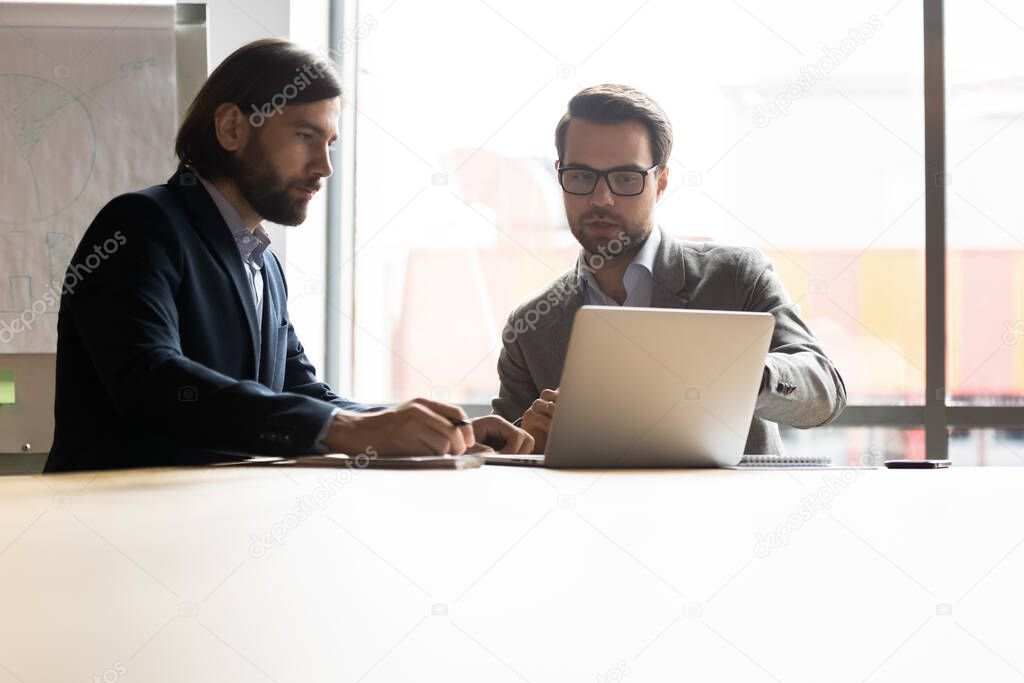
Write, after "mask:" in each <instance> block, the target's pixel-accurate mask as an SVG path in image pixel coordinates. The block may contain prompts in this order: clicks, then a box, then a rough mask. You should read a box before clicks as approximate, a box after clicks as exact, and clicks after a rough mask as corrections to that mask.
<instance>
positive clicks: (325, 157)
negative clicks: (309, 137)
mask: <svg viewBox="0 0 1024 683" xmlns="http://www.w3.org/2000/svg"><path fill="white" fill-rule="evenodd" d="M309 170H310V175H312V174H316V175H318V176H320V177H321V178H327V177H329V176H330V175H331V173H333V172H334V168H333V167H332V166H331V151H330V149H329V148H328V147H326V146H325V147H324V148H323V149H321V150H320V153H319V154H318V155H317V158H316V159H315V160H314V161H313V164H312V166H311V167H310V169H309Z"/></svg>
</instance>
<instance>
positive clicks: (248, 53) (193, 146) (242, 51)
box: [174, 38, 341, 179]
mask: <svg viewBox="0 0 1024 683" xmlns="http://www.w3.org/2000/svg"><path fill="white" fill-rule="evenodd" d="M340 95H341V78H340V76H339V75H338V72H337V70H336V69H335V67H334V64H333V63H332V62H331V61H330V60H329V59H327V58H325V57H321V56H319V55H317V54H315V53H313V52H310V51H309V50H306V49H304V48H302V47H299V46H298V45H296V44H295V43H292V42H289V41H287V40H283V39H280V38H266V39H263V40H257V41H254V42H252V43H249V44H248V45H243V46H242V47H240V48H238V49H237V50H235V51H234V52H232V53H231V54H230V55H229V56H228V57H227V59H225V60H224V61H223V62H221V63H220V65H218V66H217V68H216V69H214V70H213V73H211V74H210V77H209V78H207V79H206V83H204V84H203V87H202V88H201V89H200V90H199V94H197V95H196V98H195V99H194V100H192V104H191V105H189V108H188V111H187V112H186V113H185V119H184V120H183V121H182V122H181V127H180V128H179V129H178V137H177V140H175V143H174V152H175V154H177V155H178V160H179V162H180V164H181V165H188V166H191V167H192V168H193V169H195V170H196V172H198V173H199V174H200V175H202V176H206V177H207V178H210V179H213V178H221V177H224V176H228V175H230V173H231V169H232V166H231V156H230V152H228V151H227V150H226V149H224V148H223V147H221V146H220V143H219V142H218V141H217V134H216V132H215V130H214V113H215V112H216V111H217V107H219V106H220V105H222V104H224V103H225V102H233V103H235V104H237V105H238V108H239V109H241V110H242V114H244V115H245V116H248V117H249V121H250V123H252V124H253V125H254V126H256V128H257V130H258V129H259V127H260V126H262V125H263V122H264V121H265V120H266V119H267V118H269V117H271V116H273V115H274V114H275V113H278V114H279V113H281V110H282V107H284V106H286V105H288V104H304V103H307V102H317V101H319V100H327V99H331V98H333V97H339V96H340Z"/></svg>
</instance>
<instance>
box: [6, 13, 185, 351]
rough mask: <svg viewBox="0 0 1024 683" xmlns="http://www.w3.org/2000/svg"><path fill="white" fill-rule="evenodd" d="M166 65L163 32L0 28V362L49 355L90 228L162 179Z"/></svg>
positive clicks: (168, 108) (170, 38) (169, 105)
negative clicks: (13, 356) (112, 204)
mask: <svg viewBox="0 0 1024 683" xmlns="http://www.w3.org/2000/svg"><path fill="white" fill-rule="evenodd" d="M174 61H175V58H174V33H173V28H172V27H170V26H168V27H167V28H166V29H154V28H146V29H141V28H140V29H136V28H130V29H121V30H109V29H99V28H97V29H82V28H74V29H71V28H19V29H17V31H15V30H14V29H12V28H9V27H8V28H5V27H0V64H2V65H3V66H2V69H0V71H2V73H0V185H2V186H3V188H4V198H3V202H2V203H0V354H2V353H48V352H52V351H53V350H54V348H55V346H56V339H57V326H56V322H57V311H58V307H59V300H60V290H61V286H62V283H63V281H64V277H65V272H66V270H67V266H68V263H69V262H70V260H71V257H72V255H73V254H74V251H75V248H76V246H77V244H78V241H79V240H80V239H81V237H82V234H83V233H84V232H85V229H86V228H87V227H88V226H89V223H90V222H91V221H92V219H93V218H94V217H95V216H96V214H97V213H98V212H99V210H100V209H101V208H102V207H103V205H104V204H106V203H107V202H108V201H109V200H110V199H112V198H113V197H115V196H117V195H118V194H122V193H124V192H130V191H133V190H137V189H141V188H143V187H146V186H148V185H153V184H157V183H161V182H164V181H165V180H166V179H167V178H168V177H169V176H170V174H171V172H173V170H174V166H175V163H174V158H173V139H174V131H175V127H176V120H175V117H176V108H175V102H176V93H175V79H174ZM54 62H58V63H57V64H54Z"/></svg>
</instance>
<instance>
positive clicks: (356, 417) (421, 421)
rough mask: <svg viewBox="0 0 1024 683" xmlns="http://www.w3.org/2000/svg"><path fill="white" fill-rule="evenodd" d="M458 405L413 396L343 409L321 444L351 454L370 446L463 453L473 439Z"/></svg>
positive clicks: (382, 450)
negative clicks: (366, 408) (365, 409)
mask: <svg viewBox="0 0 1024 683" xmlns="http://www.w3.org/2000/svg"><path fill="white" fill-rule="evenodd" d="M465 419H467V418H466V413H465V412H464V411H463V410H462V408H459V407H458V406H453V405H449V404H447V403H439V402H437V401H431V400H429V399H425V398H415V399H413V400H411V401H409V402H408V403H403V404H402V405H400V406H396V407H394V408H389V409H388V410H382V411H380V412H377V413H353V412H347V411H345V412H342V413H340V414H338V415H337V416H336V417H335V418H334V422H333V423H332V424H331V426H330V428H329V429H328V430H327V436H326V437H325V438H324V441H323V443H324V445H325V446H326V447H327V448H328V449H329V450H330V452H332V453H347V454H349V455H354V454H358V453H362V452H364V451H366V450H367V449H373V450H374V451H375V452H376V453H378V454H380V455H440V454H443V453H450V454H452V455H462V454H463V453H465V452H466V449H467V448H469V447H471V446H473V444H474V443H475V442H476V440H475V438H474V436H473V428H472V427H471V426H468V425H466V426H456V425H453V424H452V420H465Z"/></svg>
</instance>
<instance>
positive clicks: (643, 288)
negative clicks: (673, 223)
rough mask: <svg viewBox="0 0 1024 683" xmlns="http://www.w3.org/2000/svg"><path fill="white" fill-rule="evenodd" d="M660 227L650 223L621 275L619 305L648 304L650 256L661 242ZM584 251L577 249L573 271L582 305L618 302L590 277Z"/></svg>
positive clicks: (651, 278)
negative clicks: (621, 299)
mask: <svg viewBox="0 0 1024 683" xmlns="http://www.w3.org/2000/svg"><path fill="white" fill-rule="evenodd" d="M661 239H662V236H661V228H659V227H658V226H654V227H653V228H652V229H651V234H650V236H648V238H647V241H646V242H644V245H643V246H642V247H640V251H638V252H637V253H636V256H634V257H633V261H632V263H630V264H629V266H628V267H627V268H626V272H625V273H624V274H623V276H622V284H623V285H624V286H625V287H626V300H625V301H624V302H623V303H622V304H621V305H622V306H635V307H643V308H647V307H649V306H650V305H651V293H652V292H653V290H654V258H655V256H656V255H657V254H658V247H659V246H660V245H661ZM584 256H585V254H584V253H583V252H581V253H580V256H579V259H578V260H577V261H576V275H577V277H578V278H579V283H580V289H581V291H582V294H583V304H584V305H585V306H619V305H620V304H619V302H618V301H616V300H615V299H613V298H611V297H610V296H608V295H607V294H605V293H604V292H602V291H601V287H600V286H599V285H598V283H597V278H595V277H594V270H593V269H592V268H589V267H587V266H586V264H585V261H584Z"/></svg>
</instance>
